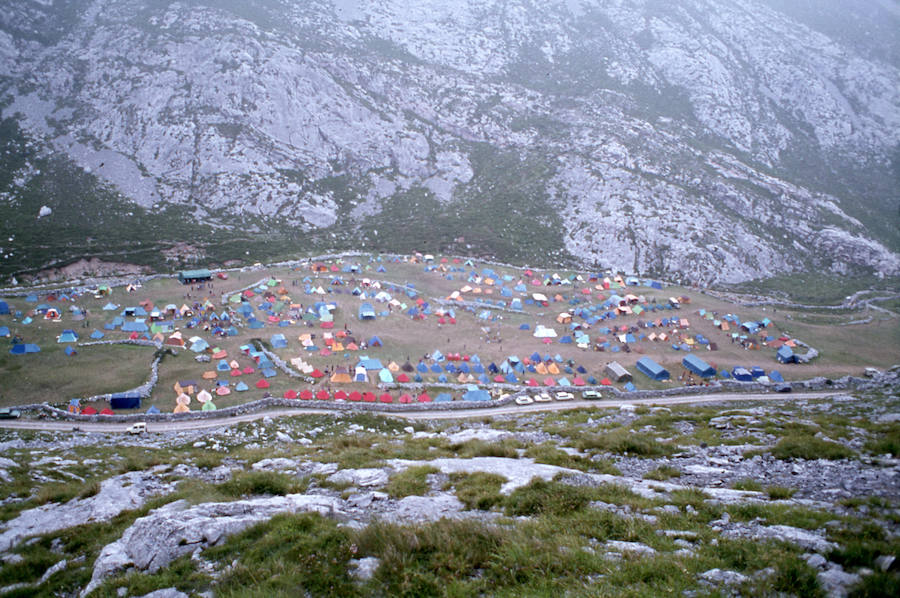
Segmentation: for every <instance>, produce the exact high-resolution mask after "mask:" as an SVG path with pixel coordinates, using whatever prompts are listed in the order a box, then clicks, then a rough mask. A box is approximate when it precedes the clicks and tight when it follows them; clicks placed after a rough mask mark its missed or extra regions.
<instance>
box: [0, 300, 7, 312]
mask: <svg viewBox="0 0 900 598" xmlns="http://www.w3.org/2000/svg"><path fill="white" fill-rule="evenodd" d="M8 313H9V304H8V303H7V302H6V301H3V300H2V299H0V316H5V315H7V314H8Z"/></svg>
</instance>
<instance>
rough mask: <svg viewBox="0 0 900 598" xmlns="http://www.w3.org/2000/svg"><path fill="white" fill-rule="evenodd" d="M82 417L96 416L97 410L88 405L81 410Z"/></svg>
mask: <svg viewBox="0 0 900 598" xmlns="http://www.w3.org/2000/svg"><path fill="white" fill-rule="evenodd" d="M81 414H82V415H97V410H96V409H94V408H93V407H91V406H90V405H88V406H87V407H85V408H84V409H82V410H81Z"/></svg>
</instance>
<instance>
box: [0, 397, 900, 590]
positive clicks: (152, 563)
mask: <svg viewBox="0 0 900 598" xmlns="http://www.w3.org/2000/svg"><path fill="white" fill-rule="evenodd" d="M895 390H896V387H888V389H887V391H886V392H885V391H883V390H882V391H877V392H874V391H869V392H866V393H863V394H861V395H859V396H851V395H838V396H832V397H830V398H827V399H824V400H821V401H798V402H791V401H790V400H786V401H785V402H783V403H766V404H764V405H758V404H757V405H752V404H746V405H737V404H729V405H722V406H718V407H716V408H708V407H704V408H699V407H686V408H679V409H676V410H670V409H668V408H660V407H658V408H643V407H641V408H634V407H630V406H626V407H625V408H622V409H617V410H612V409H599V408H598V409H592V410H578V411H572V412H557V413H545V414H529V415H522V416H518V417H513V416H508V417H498V418H496V419H495V420H492V421H484V422H479V423H473V422H465V423H447V422H431V423H429V424H416V425H415V426H414V427H413V426H407V425H406V424H405V423H403V422H400V421H397V420H389V419H382V418H377V417H372V416H368V415H357V416H348V415H341V416H335V417H298V418H290V419H288V418H285V419H279V420H276V421H272V420H269V419H265V420H262V421H260V422H256V423H252V424H245V425H239V426H235V427H231V428H221V429H217V430H215V431H212V432H209V431H204V432H184V433H173V434H152V433H151V434H149V435H146V436H144V437H140V438H131V437H122V436H115V435H107V434H68V433H67V434H32V433H13V432H3V433H2V436H0V438H2V442H0V454H2V455H3V457H2V459H0V478H2V479H3V480H4V488H5V490H4V492H3V498H2V504H0V509H2V511H0V512H2V517H3V520H4V523H2V524H0V558H2V562H3V569H2V570H0V586H2V587H0V595H5V594H9V595H13V594H16V593H19V594H20V595H24V594H29V595H30V594H33V593H35V592H40V593H53V594H56V595H76V594H79V595H82V596H87V595H112V594H117V595H119V596H125V595H143V594H147V592H148V591H151V590H152V591H154V592H155V591H157V590H166V591H167V593H164V594H160V593H153V594H152V595H154V596H160V595H171V596H176V595H204V596H216V595H222V594H223V593H225V594H227V591H226V588H230V587H232V584H234V583H235V579H236V576H238V575H239V573H240V572H241V571H243V570H244V569H246V568H250V567H252V566H253V565H251V563H250V558H251V557H250V556H249V555H250V554H251V552H241V551H238V552H234V553H231V552H229V551H230V550H233V547H234V546H236V543H240V542H243V541H246V540H245V538H246V536H245V535H243V534H251V535H253V534H257V535H258V534H262V533H263V531H260V530H268V531H266V532H265V533H267V534H268V533H276V531H277V525H276V523H280V522H282V520H281V519H278V518H276V519H273V518H275V517H276V516H279V515H282V516H283V515H293V516H298V517H301V518H302V515H298V514H302V513H315V514H317V516H316V517H319V518H321V519H316V521H320V520H321V521H322V522H330V523H321V524H316V525H330V526H333V528H329V529H332V532H329V533H333V534H338V535H340V537H342V538H345V539H348V538H349V539H351V540H355V541H353V542H352V544H351V543H349V542H350V540H348V541H347V542H348V543H347V546H348V547H349V548H347V552H346V554H344V553H341V555H343V556H340V557H336V560H335V562H336V563H337V565H335V566H337V567H338V569H336V570H334V571H333V572H331V573H329V574H328V575H331V576H332V577H333V578H334V579H332V582H331V583H336V581H334V580H337V579H344V578H345V577H346V578H347V580H348V581H347V584H349V585H347V586H346V587H347V588H349V589H347V590H345V591H348V592H350V591H353V592H355V591H359V592H361V593H364V594H372V593H374V594H393V593H394V589H396V588H395V587H394V586H393V585H392V584H393V583H394V581H392V580H393V577H392V576H393V575H399V574H400V573H398V571H401V570H403V571H407V572H406V573H404V575H407V576H409V575H411V573H409V571H410V570H412V569H410V568H411V567H413V565H412V564H411V563H412V561H410V562H409V563H406V565H405V566H404V567H401V568H400V569H395V568H394V565H392V564H391V563H392V562H393V561H392V560H391V559H395V558H398V557H397V556H396V555H392V554H391V553H390V552H389V551H381V552H380V551H379V550H380V549H379V548H378V546H377V543H372V542H371V539H370V540H366V538H371V536H372V532H371V530H373V529H378V530H382V531H381V532H379V533H381V534H385V535H388V536H390V534H387V533H386V532H384V531H383V529H382V528H381V527H378V526H395V527H389V528H384V529H409V530H414V531H411V532H408V533H411V534H414V535H415V534H420V535H421V534H427V533H437V532H436V531H435V530H438V529H444V528H443V527H441V526H446V525H471V526H475V527H472V528H465V529H466V530H467V531H466V533H467V534H472V535H473V536H474V537H478V538H480V537H481V535H482V534H487V535H488V536H489V537H492V538H494V537H495V536H496V537H499V538H500V539H497V540H496V541H497V546H498V548H497V551H495V553H494V554H492V555H491V556H490V557H489V558H487V557H486V558H487V560H486V562H485V563H482V564H481V565H480V566H478V567H473V568H472V569H471V570H466V568H465V567H463V568H462V569H461V570H459V571H455V572H454V576H457V577H460V578H461V579H463V580H465V581H460V582H459V583H468V584H474V585H471V586H465V587H467V588H469V587H471V588H474V587H477V584H479V583H490V584H506V585H505V586H501V587H506V589H507V590H508V591H513V592H525V593H528V592H529V591H533V590H534V586H533V585H528V584H534V583H537V582H536V581H527V580H524V581H523V580H513V581H510V580H509V579H502V578H500V577H498V578H497V579H496V580H493V578H492V576H493V575H495V573H494V572H493V571H494V570H493V569H492V565H491V563H492V562H493V561H492V559H493V560H494V561H496V560H497V559H500V560H502V558H503V557H502V553H503V547H507V546H509V545H512V544H511V543H513V542H514V540H513V538H514V535H515V534H516V533H518V532H519V531H524V530H531V531H530V532H528V533H529V534H531V535H537V536H540V534H547V535H546V536H545V537H543V539H542V540H541V541H542V542H548V543H551V544H552V546H553V547H554V548H555V550H556V551H559V553H560V555H561V556H560V559H561V560H560V562H558V563H554V564H553V565H552V566H554V567H563V564H564V563H569V562H570V559H577V562H576V561H572V562H571V564H566V565H565V567H563V569H564V570H563V571H562V576H561V577H560V579H562V580H563V581H560V582H558V583H565V584H569V585H567V586H565V587H567V588H568V589H569V590H570V591H572V592H574V593H576V594H578V593H581V592H587V588H591V587H595V588H596V589H597V591H601V590H602V591H606V590H603V588H606V586H604V584H605V583H611V582H613V581H616V579H617V578H616V576H621V575H625V573H623V572H628V571H633V570H635V569H636V568H639V567H643V568H644V570H653V571H657V569H658V571H657V573H658V574H659V575H660V576H663V573H662V572H663V571H665V565H664V564H663V563H665V562H678V563H680V567H681V568H682V571H681V572H668V573H665V575H664V576H663V577H665V580H666V581H664V582H663V581H657V582H651V581H647V580H646V579H642V580H638V581H631V582H621V581H616V584H618V583H633V584H638V585H637V586H633V587H644V586H641V585H640V584H649V585H647V586H646V591H648V592H649V593H661V592H668V591H673V590H674V591H680V592H681V593H682V594H684V595H691V596H692V595H695V594H705V593H708V592H709V591H710V590H711V588H724V590H723V591H724V592H725V593H726V594H727V593H728V592H729V591H733V592H734V593H753V594H757V593H763V594H766V593H776V592H781V593H783V594H797V595H807V594H808V593H811V594H812V595H815V594H821V593H824V594H827V595H831V596H843V595H847V594H848V592H853V591H864V590H865V591H869V592H871V591H873V588H874V590H875V591H884V590H885V589H886V588H887V589H890V588H896V587H897V584H898V576H897V560H896V558H897V556H898V551H900V540H898V534H900V509H898V504H900V459H898V455H897V453H898V452H900V451H898V449H897V447H898V431H900V424H898V422H900V400H898V395H897V393H896V392H895ZM810 451H813V452H812V454H810ZM557 502H559V504H557ZM290 521H294V520H290ZM301 521H307V520H305V519H301ZM448 521H449V522H450V523H448ZM453 521H456V522H458V523H457V524H453V523H452V522H453ZM273 522H275V523H273ZM466 522H468V523H466ZM260 525H262V526H264V527H262V528H260V527H258V526H260ZM283 525H288V523H283ZM545 525H546V526H548V527H553V528H554V529H553V530H552V531H547V528H545V527H543V526H545ZM255 526H256V527H255ZM265 526H269V527H265ZM273 526H275V528H273ZM396 526H400V527H396ZM454 529H455V528H454ZM248 530H249V531H248ZM253 530H257V531H255V532H254V531H253ZM429 530H430V531H429ZM473 530H474V531H473ZM538 530H543V531H538ZM398 533H399V532H398ZM504 534H513V535H512V536H507V535H504ZM255 537H256V536H254V538H255ZM266 537H267V536H265V535H263V536H262V538H260V539H255V540H254V542H265V538H266ZM416 537H419V536H416ZM423 537H424V536H423ZM422 541H423V540H422V539H421V538H420V539H419V540H416V542H415V543H413V544H412V545H411V548H410V549H409V550H410V553H409V554H410V555H415V554H418V552H417V551H418V548H417V546H419V545H420V543H421V542H422ZM449 545H450V543H448V546H449ZM250 546H253V544H252V543H251V544H250ZM234 550H236V549H234ZM447 550H448V551H450V550H451V548H447ZM472 550H474V548H472ZM738 550H739V551H744V552H746V553H747V554H749V553H750V552H751V551H752V553H753V554H754V555H755V556H754V557H753V559H749V557H741V558H735V559H733V560H731V561H729V560H728V557H727V556H723V555H727V554H730V552H731V551H738ZM439 552H440V551H438V553H439ZM315 554H318V553H316V552H313V553H311V554H310V556H309V558H313V555H315ZM742 554H743V553H742ZM301 557H302V554H301ZM294 558H298V557H294ZM409 558H410V559H413V557H412V556H410V557H409ZM429 558H434V557H433V556H431V557H429ZM517 558H519V559H527V557H525V556H519V557H517ZM673 559H674V561H673ZM301 560H302V559H301ZM413 560H414V559H413ZM784 563H792V564H791V565H785V564H784ZM494 564H496V563H494ZM260 566H262V565H260ZM290 566H294V565H293V564H291V565H290ZM297 566H299V565H297ZM548 566H549V565H548ZM785 567H788V569H790V567H793V568H792V569H790V570H786V569H785ZM504 568H505V569H507V570H508V566H504ZM176 572H177V574H176ZM186 572H187V573H186ZM645 572H646V571H645ZM136 574H137V575H136ZM497 575H499V574H497ZM647 575H649V574H647ZM654 575H656V573H655V574H654ZM304 579H305V581H304V582H303V583H302V585H303V587H305V588H307V590H308V591H309V593H310V594H313V595H318V594H327V593H328V592H325V591H317V590H315V588H316V587H318V586H317V585H316V583H317V582H315V581H314V580H313V578H311V577H309V576H307V577H306V578H304ZM416 579H418V578H416ZM480 580H481V581H480ZM484 580H487V581H484ZM407 582H409V580H407ZM410 583H412V582H410ZM516 584H521V585H516ZM653 584H669V585H653ZM892 584H893V585H892ZM434 587H435V588H437V587H439V586H434ZM491 587H495V586H493V585H492V586H491ZM310 588H312V589H310ZM392 588H393V589H392ZM517 588H518V589H517ZM729 588H730V590H729ZM608 589H609V592H610V593H617V592H622V591H623V588H622V587H618V589H616V588H615V587H610V588H608ZM229 591H230V590H229ZM256 591H262V590H256ZM182 592H183V593H182ZM272 592H273V593H276V594H277V593H280V591H279V590H277V589H273V590H272ZM401 593H402V592H401ZM436 593H442V591H436ZM148 595H149V594H148ZM870 595H871V594H870Z"/></svg>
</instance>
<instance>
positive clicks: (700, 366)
mask: <svg viewBox="0 0 900 598" xmlns="http://www.w3.org/2000/svg"><path fill="white" fill-rule="evenodd" d="M681 365H683V366H684V367H686V368H687V369H688V370H690V371H691V372H693V373H695V374H697V375H698V376H700V377H702V378H712V377H713V376H715V375H716V368H714V367H712V366H711V365H709V364H708V363H706V362H705V361H703V360H702V359H700V358H699V357H697V356H696V355H694V354H693V353H689V354H687V355H685V356H684V358H682V360H681Z"/></svg>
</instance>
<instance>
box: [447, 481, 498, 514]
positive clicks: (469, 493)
mask: <svg viewBox="0 0 900 598" xmlns="http://www.w3.org/2000/svg"><path fill="white" fill-rule="evenodd" d="M450 483H451V484H452V485H453V487H454V488H455V489H456V497H457V498H458V499H459V500H460V501H462V503H463V504H464V505H466V508H467V509H470V510H471V509H478V510H481V511H488V510H490V509H491V508H493V507H494V506H495V505H498V504H500V503H502V502H503V496H502V495H501V494H500V488H501V486H503V484H505V483H506V478H504V477H503V476H501V475H497V474H496V473H485V472H483V471H477V472H474V473H454V474H451V475H450Z"/></svg>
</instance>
